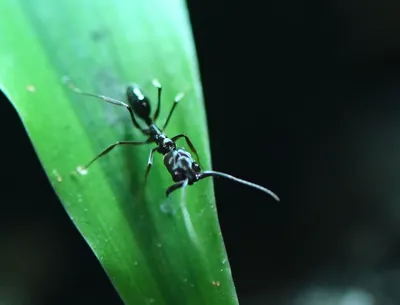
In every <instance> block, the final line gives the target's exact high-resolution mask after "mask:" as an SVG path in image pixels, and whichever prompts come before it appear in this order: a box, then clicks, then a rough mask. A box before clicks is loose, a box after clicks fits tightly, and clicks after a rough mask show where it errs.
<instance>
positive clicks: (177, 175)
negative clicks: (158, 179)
mask: <svg viewBox="0 0 400 305" xmlns="http://www.w3.org/2000/svg"><path fill="white" fill-rule="evenodd" d="M172 179H173V180H174V182H179V181H182V180H184V179H185V175H184V173H183V172H182V171H179V170H175V171H174V172H173V173H172Z"/></svg>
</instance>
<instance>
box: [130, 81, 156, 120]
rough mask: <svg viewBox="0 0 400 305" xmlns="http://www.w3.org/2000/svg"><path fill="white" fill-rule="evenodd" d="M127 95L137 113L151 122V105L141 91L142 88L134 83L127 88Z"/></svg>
mask: <svg viewBox="0 0 400 305" xmlns="http://www.w3.org/2000/svg"><path fill="white" fill-rule="evenodd" d="M126 97H127V99H128V103H129V105H130V106H131V107H132V109H133V111H134V112H135V114H137V115H138V116H139V117H140V118H141V119H142V120H144V121H145V122H146V123H147V124H151V123H152V122H151V118H150V112H151V106H150V101H149V99H148V98H147V97H146V96H145V95H144V94H143V93H142V91H140V88H139V87H138V86H137V85H135V84H133V85H130V86H128V88H127V89H126Z"/></svg>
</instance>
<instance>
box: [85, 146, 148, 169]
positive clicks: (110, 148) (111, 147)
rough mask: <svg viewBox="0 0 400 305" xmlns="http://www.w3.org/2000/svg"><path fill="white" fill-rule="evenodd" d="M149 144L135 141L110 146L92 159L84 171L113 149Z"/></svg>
mask: <svg viewBox="0 0 400 305" xmlns="http://www.w3.org/2000/svg"><path fill="white" fill-rule="evenodd" d="M147 143H148V142H147V141H145V142H134V141H118V142H116V143H114V144H112V145H110V146H108V147H107V148H106V149H105V150H103V151H102V152H101V153H100V154H98V155H97V156H96V157H95V158H93V159H92V161H90V162H89V163H88V165H86V166H85V167H84V169H88V168H89V166H90V165H92V163H93V162H94V161H96V160H97V159H99V158H100V157H103V156H104V155H106V154H108V153H109V152H110V151H111V150H112V149H114V148H115V147H116V146H119V145H142V144H147Z"/></svg>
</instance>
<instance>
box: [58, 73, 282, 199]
mask: <svg viewBox="0 0 400 305" xmlns="http://www.w3.org/2000/svg"><path fill="white" fill-rule="evenodd" d="M64 82H66V83H67V84H68V86H69V88H71V89H72V90H73V91H75V92H76V93H79V94H82V95H87V96H92V97H95V98H99V99H102V100H103V101H105V102H107V103H111V104H114V105H117V106H121V107H125V108H126V109H127V110H128V111H129V114H130V117H131V120H132V123H133V125H134V126H135V127H136V128H138V129H139V130H141V131H142V133H143V134H144V135H146V136H148V139H147V140H146V141H140V142H136V141H119V142H116V143H114V144H112V145H110V146H108V147H107V148H106V149H104V150H103V151H102V152H101V153H100V154H99V155H97V156H96V157H95V158H94V159H92V160H91V161H90V162H89V163H88V165H86V167H85V169H87V168H88V167H89V166H90V165H91V164H92V163H93V162H94V161H96V160H97V159H98V158H100V157H102V156H104V155H106V154H107V153H109V152H110V151H111V150H112V149H113V148H115V147H116V146H119V145H142V144H149V143H155V144H156V145H157V147H154V148H153V149H151V151H150V155H149V159H148V163H147V168H146V173H145V182H146V181H147V178H148V175H149V172H150V169H151V166H152V164H153V155H154V152H156V151H157V152H159V153H160V154H162V155H163V156H164V165H165V167H166V168H167V170H168V172H169V173H170V174H171V176H172V180H173V181H174V182H175V184H173V185H172V186H170V187H169V188H168V189H167V191H166V195H167V197H168V196H169V194H170V193H171V192H173V191H175V190H177V189H179V188H184V187H186V186H187V185H192V184H194V183H195V182H197V181H199V180H201V179H204V178H207V177H223V178H227V179H230V180H233V181H236V182H239V183H242V184H245V185H248V186H251V187H253V188H256V189H259V190H261V191H263V192H265V193H267V194H269V195H271V196H272V197H273V198H274V199H275V200H277V201H279V198H278V196H277V195H275V194H274V193H273V192H272V191H270V190H269V189H267V188H265V187H262V186H260V185H257V184H255V183H252V182H249V181H246V180H242V179H239V178H236V177H233V176H231V175H228V174H225V173H221V172H216V171H203V172H202V171H201V169H200V165H199V156H198V154H197V151H196V149H195V147H194V145H193V143H192V142H191V141H190V139H189V137H187V136H186V135H185V134H184V133H182V134H178V135H176V136H174V137H172V138H168V137H167V136H166V134H165V133H164V130H165V128H166V127H167V125H168V122H169V120H170V118H171V116H172V113H173V112H174V110H175V108H176V106H177V104H178V102H179V101H180V100H181V99H182V97H183V94H182V93H180V94H178V95H177V96H176V97H175V100H174V103H173V105H172V108H171V110H170V111H169V114H168V117H167V119H166V120H165V123H164V125H163V127H162V128H161V129H160V128H158V127H157V125H156V124H155V122H156V120H157V118H158V116H159V114H160V106H161V91H162V87H161V84H160V83H159V82H158V81H157V80H154V81H153V85H154V86H155V87H156V88H157V90H158V95H157V108H156V111H155V113H154V115H153V117H151V115H150V113H151V107H150V102H149V99H148V98H147V97H146V96H145V95H144V94H143V93H142V92H141V91H140V88H139V87H138V85H136V84H134V85H130V86H128V88H127V90H126V97H127V101H128V103H124V102H121V101H118V100H116V99H113V98H110V97H107V96H104V95H97V94H92V93H87V92H83V91H82V90H81V89H79V88H77V87H75V86H74V85H73V84H72V83H71V82H70V80H69V79H68V78H64ZM135 115H137V116H138V117H139V118H140V119H142V120H143V121H144V122H145V124H146V125H147V126H146V127H144V128H143V127H141V126H140V125H139V123H138V121H137V120H136V117H135ZM181 138H184V139H185V140H186V143H187V145H188V146H189V148H190V149H191V151H192V152H193V153H194V154H195V155H196V158H197V162H196V161H195V160H193V158H192V156H191V155H190V153H189V152H187V151H185V150H184V149H182V148H176V141H177V140H178V139H181Z"/></svg>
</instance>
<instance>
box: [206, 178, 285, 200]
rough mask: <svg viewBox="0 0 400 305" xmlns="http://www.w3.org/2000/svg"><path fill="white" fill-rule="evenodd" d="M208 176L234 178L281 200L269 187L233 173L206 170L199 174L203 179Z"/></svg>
mask: <svg viewBox="0 0 400 305" xmlns="http://www.w3.org/2000/svg"><path fill="white" fill-rule="evenodd" d="M207 177H223V178H226V179H229V180H232V181H236V182H238V183H242V184H245V185H247V186H250V187H253V188H256V189H258V190H260V191H262V192H264V193H267V194H268V195H270V196H271V197H272V198H274V199H275V200H276V201H280V199H279V197H278V196H277V195H276V194H275V193H273V192H272V191H270V190H269V189H267V188H265V187H263V186H261V185H258V184H255V183H252V182H249V181H246V180H243V179H239V178H236V177H234V176H231V175H228V174H225V173H221V172H216V171H204V172H202V173H201V174H200V175H199V176H198V179H199V180H201V179H204V178H207Z"/></svg>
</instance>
